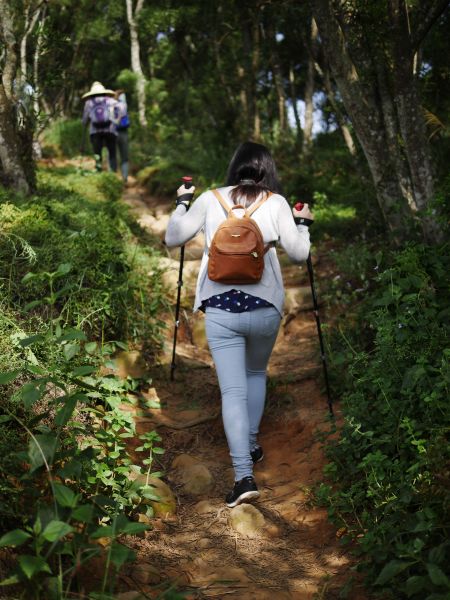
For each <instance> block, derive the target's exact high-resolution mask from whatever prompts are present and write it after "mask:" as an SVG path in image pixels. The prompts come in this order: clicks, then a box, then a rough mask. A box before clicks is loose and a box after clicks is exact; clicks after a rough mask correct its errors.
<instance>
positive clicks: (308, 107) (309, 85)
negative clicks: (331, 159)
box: [302, 19, 317, 157]
mask: <svg viewBox="0 0 450 600" xmlns="http://www.w3.org/2000/svg"><path fill="white" fill-rule="evenodd" d="M316 40H317V25H316V22H315V20H314V19H311V30H310V36H309V43H308V47H309V49H310V52H309V56H308V69H307V72H306V82H305V97H304V100H305V126H304V128H303V147H302V153H303V156H305V157H307V156H309V154H310V153H311V149H312V130H313V117H314V56H313V54H314V47H315V45H316Z"/></svg>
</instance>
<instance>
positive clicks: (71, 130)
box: [42, 114, 89, 158]
mask: <svg viewBox="0 0 450 600" xmlns="http://www.w3.org/2000/svg"><path fill="white" fill-rule="evenodd" d="M81 116H82V115H81V114H80V118H79V119H58V120H57V121H55V122H54V123H52V125H51V126H50V127H49V128H48V129H46V130H45V132H44V135H43V139H42V152H43V155H44V157H47V158H53V157H55V156H66V157H69V158H71V157H73V156H78V155H79V154H80V149H81V144H82V142H83V135H85V136H86V140H85V145H87V144H88V143H89V138H88V136H87V134H83V124H82V123H81Z"/></svg>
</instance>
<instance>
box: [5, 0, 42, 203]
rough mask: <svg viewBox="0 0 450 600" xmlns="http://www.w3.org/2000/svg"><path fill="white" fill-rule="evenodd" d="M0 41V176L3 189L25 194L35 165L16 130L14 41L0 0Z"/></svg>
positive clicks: (7, 13) (7, 12) (7, 9)
mask: <svg viewBox="0 0 450 600" xmlns="http://www.w3.org/2000/svg"><path fill="white" fill-rule="evenodd" d="M0 41H1V44H2V45H3V48H4V54H3V72H2V74H1V81H0V165H1V169H0V176H1V179H2V182H3V183H4V184H5V185H6V186H8V187H12V188H13V189H15V190H16V191H18V192H22V193H25V194H28V193H29V192H30V191H31V189H32V188H33V185H34V168H33V167H34V165H33V162H32V159H31V150H32V149H31V140H30V145H29V147H28V148H27V147H24V144H23V141H24V137H25V138H26V137H27V136H21V134H20V132H19V131H18V127H17V122H18V119H17V114H16V109H15V107H16V106H17V99H16V98H15V95H14V82H15V80H16V77H17V54H16V50H15V48H16V39H15V35H14V29H13V18H12V15H11V12H10V3H9V1H8V0H0ZM27 158H28V159H29V161H28V162H29V164H28V169H27V168H26V166H27V165H26V159H27Z"/></svg>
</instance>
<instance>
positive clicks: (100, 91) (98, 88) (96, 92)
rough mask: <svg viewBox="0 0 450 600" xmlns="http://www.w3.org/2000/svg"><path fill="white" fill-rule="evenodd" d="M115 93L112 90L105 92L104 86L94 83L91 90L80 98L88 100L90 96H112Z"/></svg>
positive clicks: (98, 82)
mask: <svg viewBox="0 0 450 600" xmlns="http://www.w3.org/2000/svg"><path fill="white" fill-rule="evenodd" d="M114 95H115V92H114V91H113V90H107V89H106V88H105V86H104V85H103V84H102V83H100V81H94V83H93V84H92V86H91V89H90V90H89V91H88V92H86V94H83V96H81V97H82V98H83V99H84V98H89V97H90V96H114Z"/></svg>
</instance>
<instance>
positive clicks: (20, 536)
mask: <svg viewBox="0 0 450 600" xmlns="http://www.w3.org/2000/svg"><path fill="white" fill-rule="evenodd" d="M30 537H31V535H30V534H29V533H27V532H26V531H23V530H22V529H14V530H13V531H8V533H5V535H3V536H2V537H1V538H0V548H4V547H5V546H13V547H15V546H21V545H22V544H24V543H25V542H26V541H27V540H29V539H30Z"/></svg>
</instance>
